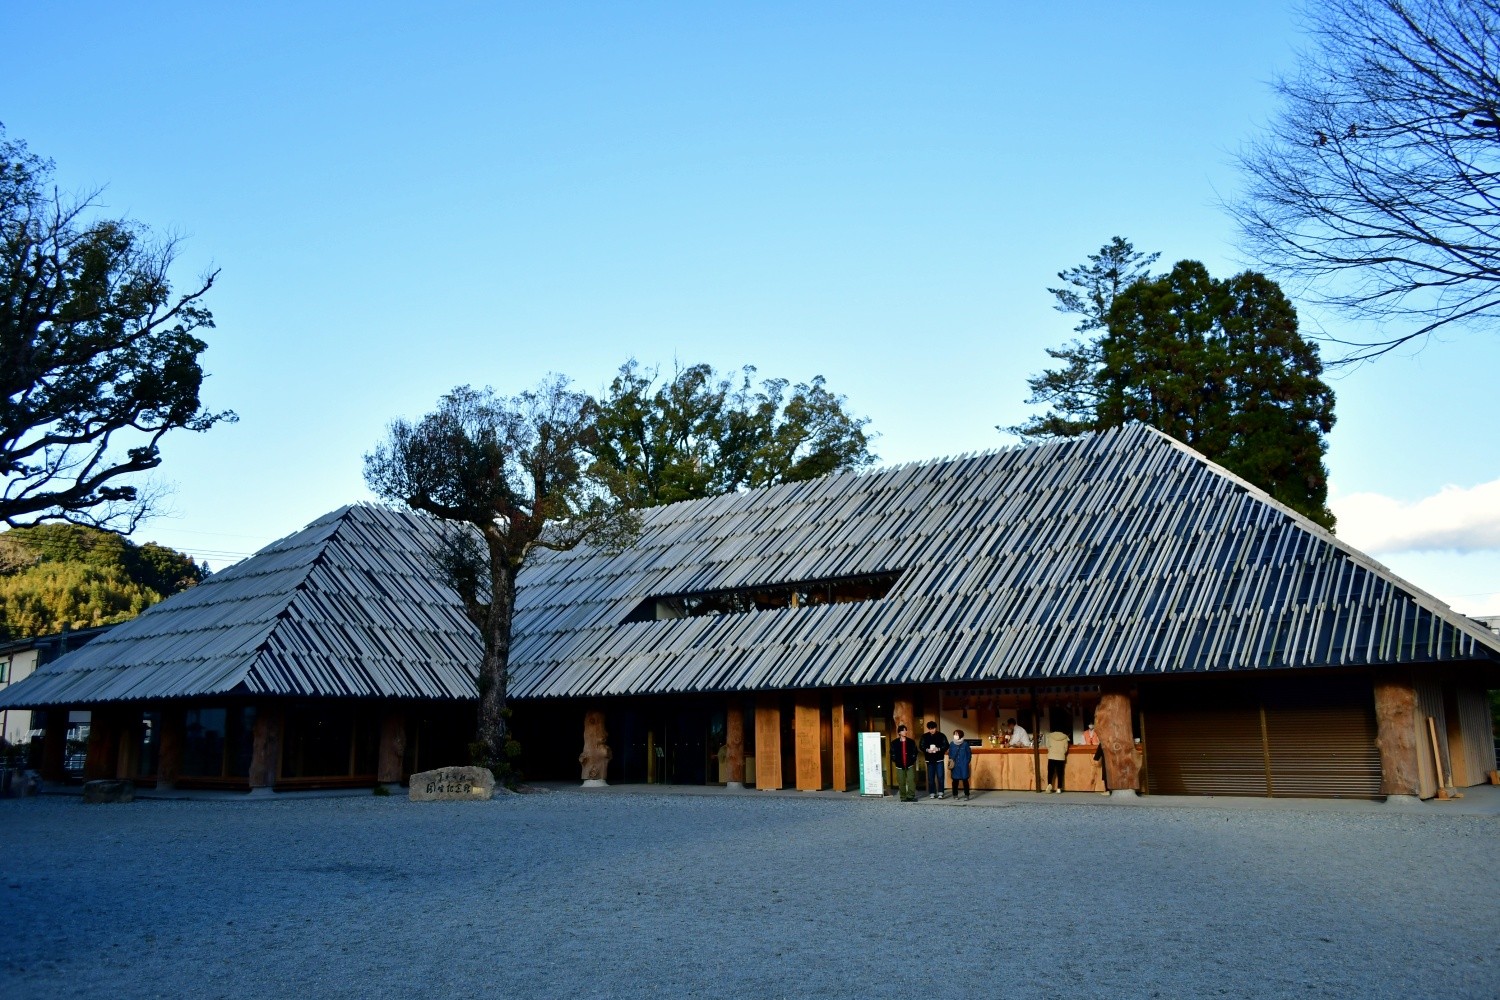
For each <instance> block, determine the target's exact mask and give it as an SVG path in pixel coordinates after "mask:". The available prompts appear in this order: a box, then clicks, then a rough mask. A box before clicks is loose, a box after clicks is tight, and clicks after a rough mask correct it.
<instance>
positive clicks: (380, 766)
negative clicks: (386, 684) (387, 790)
mask: <svg viewBox="0 0 1500 1000" xmlns="http://www.w3.org/2000/svg"><path fill="white" fill-rule="evenodd" d="M405 767H406V712H405V711H403V710H402V709H399V708H389V709H387V710H386V713H385V717H384V718H382V719H381V720H380V754H379V758H378V760H377V763H376V765H375V768H376V774H375V780H376V781H379V782H382V783H384V784H395V783H399V782H400V781H401V779H402V778H404V777H405V775H404V774H403V773H402V771H403V770H404V769H405Z"/></svg>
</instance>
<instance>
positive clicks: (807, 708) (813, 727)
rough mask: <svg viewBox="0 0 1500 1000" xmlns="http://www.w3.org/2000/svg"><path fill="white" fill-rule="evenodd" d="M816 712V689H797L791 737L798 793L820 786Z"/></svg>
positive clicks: (819, 788) (821, 773)
mask: <svg viewBox="0 0 1500 1000" xmlns="http://www.w3.org/2000/svg"><path fill="white" fill-rule="evenodd" d="M818 715H819V713H818V692H816V691H798V692H797V701H796V705H795V707H794V708H793V711H792V737H793V743H794V745H795V746H796V753H797V790H798V791H799V792H817V791H821V790H822V788H823V756H822V753H821V752H820V746H819V744H820V742H821V741H820V740H819V736H820V735H821V733H820V732H819V721H818Z"/></svg>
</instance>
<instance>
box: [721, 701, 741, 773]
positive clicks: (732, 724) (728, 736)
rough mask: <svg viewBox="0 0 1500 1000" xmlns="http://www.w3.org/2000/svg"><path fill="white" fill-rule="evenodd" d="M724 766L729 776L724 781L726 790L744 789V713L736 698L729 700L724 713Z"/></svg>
mask: <svg viewBox="0 0 1500 1000" xmlns="http://www.w3.org/2000/svg"><path fill="white" fill-rule="evenodd" d="M724 748H725V749H726V750H727V751H728V753H727V754H726V755H725V756H726V760H725V764H726V766H727V767H728V770H729V774H728V775H727V776H726V777H725V779H724V787H726V788H744V787H745V712H744V709H743V708H742V707H741V705H740V700H739V699H738V698H730V699H729V707H728V709H726V710H725V712H724Z"/></svg>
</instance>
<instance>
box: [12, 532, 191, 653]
mask: <svg viewBox="0 0 1500 1000" xmlns="http://www.w3.org/2000/svg"><path fill="white" fill-rule="evenodd" d="M207 575H208V569H207V567H205V566H199V565H197V564H195V563H194V562H193V560H192V559H191V558H190V557H188V556H186V555H183V554H182V553H181V552H177V551H176V550H174V549H169V548H166V547H164V546H161V545H157V544H155V543H154V542H148V543H146V544H145V545H136V544H135V543H134V542H131V541H130V540H129V539H127V538H123V537H121V536H120V535H117V534H115V533H114V532H109V531H100V530H98V529H96V528H87V527H83V526H81V525H72V524H43V525H38V526H36V527H32V528H13V529H11V530H9V531H6V532H4V533H0V637H3V638H9V639H24V638H33V637H35V636H41V635H51V634H53V633H55V632H60V631H62V629H63V628H65V627H66V628H70V629H80V628H92V627H94V626H97V625H112V624H115V623H118V622H122V621H127V620H129V619H131V618H134V617H135V616H136V615H138V614H140V613H141V612H142V611H144V610H146V608H148V607H150V606H151V605H153V604H156V603H157V602H159V601H161V600H162V599H163V598H166V597H170V596H171V595H173V594H175V593H177V592H178V591H180V590H185V589H187V588H188V587H191V586H194V585H196V584H197V583H198V582H200V581H201V580H202V579H203V578H204V577H205V576H207Z"/></svg>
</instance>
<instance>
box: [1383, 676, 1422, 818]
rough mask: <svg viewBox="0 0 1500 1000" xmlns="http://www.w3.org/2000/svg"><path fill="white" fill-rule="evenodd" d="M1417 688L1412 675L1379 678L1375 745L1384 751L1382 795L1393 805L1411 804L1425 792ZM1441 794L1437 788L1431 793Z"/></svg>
mask: <svg viewBox="0 0 1500 1000" xmlns="http://www.w3.org/2000/svg"><path fill="white" fill-rule="evenodd" d="M1418 718H1419V713H1418V710H1417V688H1416V685H1415V684H1413V683H1412V678H1411V675H1410V674H1387V675H1384V676H1378V677H1376V678H1375V745H1376V747H1378V748H1379V749H1380V793H1381V794H1382V795H1384V796H1386V798H1387V800H1388V801H1389V800H1390V799H1392V798H1395V799H1396V801H1398V802H1399V801H1402V800H1410V799H1413V798H1417V797H1419V796H1420V795H1421V794H1422V792H1423V788H1422V777H1421V775H1422V765H1421V761H1420V758H1419V756H1418V753H1419V750H1418V747H1420V746H1421V744H1420V743H1418V742H1417V736H1418V726H1417V720H1418ZM1430 794H1432V795H1436V794H1437V788H1436V787H1434V788H1433V789H1432V790H1431V793H1430Z"/></svg>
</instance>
